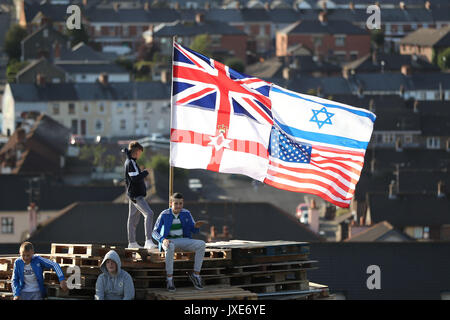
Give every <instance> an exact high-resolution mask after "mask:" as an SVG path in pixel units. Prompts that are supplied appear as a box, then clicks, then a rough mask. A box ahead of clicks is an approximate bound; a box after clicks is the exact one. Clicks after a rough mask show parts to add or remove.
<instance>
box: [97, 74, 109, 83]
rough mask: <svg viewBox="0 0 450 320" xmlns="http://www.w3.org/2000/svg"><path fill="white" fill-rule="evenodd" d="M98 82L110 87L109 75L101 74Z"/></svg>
mask: <svg viewBox="0 0 450 320" xmlns="http://www.w3.org/2000/svg"><path fill="white" fill-rule="evenodd" d="M98 81H99V82H100V83H101V84H102V85H104V86H107V85H108V74H107V73H102V74H100V76H99V77H98Z"/></svg>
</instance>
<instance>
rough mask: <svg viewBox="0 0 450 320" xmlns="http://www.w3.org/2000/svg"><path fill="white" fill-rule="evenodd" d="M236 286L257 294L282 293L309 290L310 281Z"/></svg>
mask: <svg viewBox="0 0 450 320" xmlns="http://www.w3.org/2000/svg"><path fill="white" fill-rule="evenodd" d="M235 286H236V287H240V288H244V289H246V290H250V291H252V292H255V293H267V292H281V291H289V290H309V281H308V280H294V281H281V282H267V283H254V284H242V285H235Z"/></svg>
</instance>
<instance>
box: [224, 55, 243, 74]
mask: <svg viewBox="0 0 450 320" xmlns="http://www.w3.org/2000/svg"><path fill="white" fill-rule="evenodd" d="M225 64H226V65H227V66H229V67H230V68H231V69H234V70H236V71H237V72H240V73H244V71H245V64H244V61H242V60H241V59H238V58H229V59H227V60H226V61H225Z"/></svg>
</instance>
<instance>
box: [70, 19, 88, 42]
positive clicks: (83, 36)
mask: <svg viewBox="0 0 450 320" xmlns="http://www.w3.org/2000/svg"><path fill="white" fill-rule="evenodd" d="M66 34H67V36H68V37H69V39H70V45H71V46H72V47H73V46H75V45H77V44H78V43H80V42H84V43H86V44H87V43H88V42H89V35H88V33H87V31H86V28H85V27H84V24H82V25H81V29H73V30H69V29H67V28H66Z"/></svg>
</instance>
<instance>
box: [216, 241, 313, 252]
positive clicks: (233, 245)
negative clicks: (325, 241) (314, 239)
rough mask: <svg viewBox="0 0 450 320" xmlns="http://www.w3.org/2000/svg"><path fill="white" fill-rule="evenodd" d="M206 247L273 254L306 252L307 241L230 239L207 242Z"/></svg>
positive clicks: (307, 247) (307, 250)
mask: <svg viewBox="0 0 450 320" xmlns="http://www.w3.org/2000/svg"><path fill="white" fill-rule="evenodd" d="M207 248H223V249H233V251H235V252H242V253H244V254H245V253H248V254H255V255H264V256H274V255H284V254H308V253H309V243H308V242H295V241H281V240H280V241H243V240H231V241H222V242H213V243H208V244H207Z"/></svg>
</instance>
